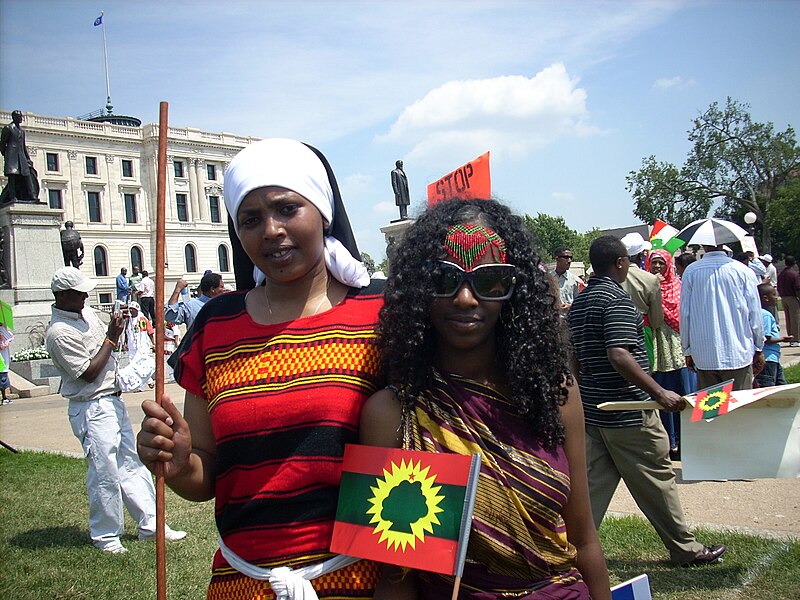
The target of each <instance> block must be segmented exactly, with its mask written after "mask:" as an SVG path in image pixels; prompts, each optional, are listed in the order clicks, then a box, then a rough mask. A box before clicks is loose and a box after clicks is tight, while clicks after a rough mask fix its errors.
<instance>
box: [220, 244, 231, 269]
mask: <svg viewBox="0 0 800 600" xmlns="http://www.w3.org/2000/svg"><path fill="white" fill-rule="evenodd" d="M217 257H218V258H219V270H220V273H227V272H228V271H230V270H231V267H230V264H229V263H228V248H227V247H226V246H225V244H220V245H219V248H217Z"/></svg>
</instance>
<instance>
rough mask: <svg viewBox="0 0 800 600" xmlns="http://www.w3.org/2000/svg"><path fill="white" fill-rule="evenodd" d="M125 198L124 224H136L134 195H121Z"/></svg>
mask: <svg viewBox="0 0 800 600" xmlns="http://www.w3.org/2000/svg"><path fill="white" fill-rule="evenodd" d="M123 196H124V198H125V222H126V223H137V222H138V221H137V219H136V194H123Z"/></svg>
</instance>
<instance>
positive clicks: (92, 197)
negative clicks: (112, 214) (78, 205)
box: [86, 192, 101, 223]
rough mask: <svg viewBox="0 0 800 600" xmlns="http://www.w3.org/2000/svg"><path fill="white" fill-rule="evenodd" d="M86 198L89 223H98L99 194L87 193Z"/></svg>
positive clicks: (99, 219) (99, 220)
mask: <svg viewBox="0 0 800 600" xmlns="http://www.w3.org/2000/svg"><path fill="white" fill-rule="evenodd" d="M86 197H87V199H88V200H89V222H90V223H100V222H101V218H100V217H101V215H100V192H87V193H86Z"/></svg>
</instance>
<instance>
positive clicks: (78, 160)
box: [0, 110, 259, 347]
mask: <svg viewBox="0 0 800 600" xmlns="http://www.w3.org/2000/svg"><path fill="white" fill-rule="evenodd" d="M23 115H24V120H23V123H22V127H23V129H24V130H25V136H26V141H27V147H28V151H29V153H30V157H31V160H32V161H33V165H34V168H35V169H36V171H37V173H38V175H39V184H40V187H41V191H40V193H39V200H40V202H41V204H39V205H32V204H23V203H17V204H14V205H11V206H9V207H4V208H1V209H0V228H2V231H3V238H4V242H3V243H4V244H5V252H4V263H5V269H6V273H7V278H8V283H7V284H6V286H7V287H6V288H5V289H2V290H0V299H2V300H3V301H5V302H7V303H9V304H11V305H12V306H14V315H15V330H16V335H17V336H18V337H19V338H26V336H25V335H24V331H25V327H27V326H29V325H31V324H35V323H36V322H37V321H43V322H44V324H47V322H48V321H49V318H50V308H49V307H50V304H51V303H52V300H53V297H52V294H51V293H50V290H49V278H50V276H51V275H52V272H53V271H54V270H55V269H56V268H58V267H59V266H62V265H63V259H62V256H61V248H60V241H59V237H58V233H57V232H58V230H59V229H63V223H64V222H66V221H72V222H73V223H74V224H75V229H76V230H77V231H78V232H79V233H80V235H81V238H82V241H83V246H84V250H85V256H84V259H83V265H82V266H81V270H82V271H83V272H84V273H85V274H86V275H87V276H90V277H93V278H95V279H97V280H98V286H97V288H96V290H95V291H94V292H93V294H94V296H93V297H90V303H92V304H106V303H109V302H112V301H113V299H114V290H115V283H114V280H115V278H116V276H117V275H118V274H119V272H120V269H121V268H122V267H127V268H128V274H129V275H130V270H131V268H132V267H133V266H134V265H137V266H139V267H140V268H142V269H144V270H147V271H150V273H151V274H153V273H154V271H155V264H154V257H155V252H156V227H155V220H156V175H157V169H156V167H157V164H156V163H157V155H158V133H159V132H158V129H159V128H158V125H157V124H149V125H143V126H138V119H135V118H130V117H115V116H113V115H112V116H100V117H99V118H97V117H96V118H95V120H79V119H73V118H69V117H52V116H45V115H36V114H30V113H27V114H26V113H23ZM10 121H11V111H10V110H2V111H0V123H1V124H2V125H4V124H6V123H9V122H10ZM167 139H168V143H167V158H168V168H167V193H166V198H167V203H166V266H165V282H166V284H165V293H166V294H167V295H169V293H170V292H171V291H172V287H173V285H174V282H175V281H177V280H178V279H179V278H181V277H184V276H187V279H188V280H189V282H190V284H192V285H197V284H198V283H199V280H200V277H201V276H202V274H203V272H204V271H205V270H206V269H211V270H213V271H215V272H219V273H221V274H222V275H223V277H225V278H226V279H228V280H230V281H231V282H232V280H233V273H232V268H233V267H232V255H231V248H230V242H229V240H228V230H227V220H228V215H227V212H226V211H225V203H224V202H223V174H224V172H225V168H226V167H227V165H228V163H229V162H230V160H231V158H233V156H234V155H235V154H236V153H237V152H238V151H239V150H241V149H242V148H243V147H245V146H246V145H248V144H250V143H252V142H254V141H258V139H259V138H253V137H243V136H238V135H233V134H229V133H217V132H208V131H201V130H199V129H193V128H176V127H170V128H169V132H168V135H167ZM5 183H6V179H5V177H0V184H2V185H3V186H4V185H5ZM45 230H47V231H49V232H50V233H49V234H48V235H47V236H43V232H44V231H45ZM53 232H55V234H54V235H53ZM54 244H55V246H54ZM226 276H227V277H226ZM20 341H21V342H23V343H21V344H20V343H15V344H14V345H15V347H24V346H26V345H27V339H21V340H20Z"/></svg>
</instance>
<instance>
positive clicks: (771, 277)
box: [758, 254, 778, 287]
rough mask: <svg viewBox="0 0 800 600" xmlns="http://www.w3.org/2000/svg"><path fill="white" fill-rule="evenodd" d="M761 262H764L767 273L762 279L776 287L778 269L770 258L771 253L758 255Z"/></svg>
mask: <svg viewBox="0 0 800 600" xmlns="http://www.w3.org/2000/svg"><path fill="white" fill-rule="evenodd" d="M758 260H760V261H761V262H762V263H764V268H765V269H766V270H767V274H766V275H765V276H764V280H765V281H766V282H767V283H769V284H770V285H771V286H772V287H777V285H778V269H776V268H775V264H774V261H773V260H772V254H762V255H761V256H759V257H758Z"/></svg>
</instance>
